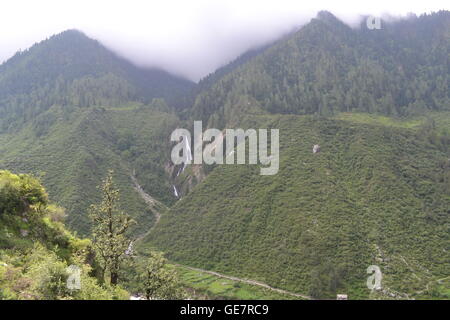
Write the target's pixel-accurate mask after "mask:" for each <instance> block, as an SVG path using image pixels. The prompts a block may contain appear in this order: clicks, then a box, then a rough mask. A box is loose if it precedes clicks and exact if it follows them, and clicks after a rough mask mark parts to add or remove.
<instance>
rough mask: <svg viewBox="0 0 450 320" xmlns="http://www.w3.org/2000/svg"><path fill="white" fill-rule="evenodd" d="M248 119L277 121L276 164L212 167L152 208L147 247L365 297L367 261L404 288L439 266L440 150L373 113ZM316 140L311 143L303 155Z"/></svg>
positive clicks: (192, 261)
mask: <svg viewBox="0 0 450 320" xmlns="http://www.w3.org/2000/svg"><path fill="white" fill-rule="evenodd" d="M258 119H263V120H261V121H259V120H258ZM251 122H253V123H252V124H251V126H252V127H258V126H255V124H257V123H258V122H259V123H260V126H259V127H267V123H269V122H271V126H272V127H274V128H279V129H280V134H281V150H280V154H281V157H280V161H281V166H280V172H279V173H278V174H277V175H275V176H265V177H264V176H260V175H259V170H258V168H257V167H255V166H219V167H217V168H216V169H214V170H213V172H212V173H211V174H210V175H209V176H208V177H207V178H206V180H205V181H204V182H203V183H201V184H199V185H198V186H197V187H196V188H195V189H194V190H193V192H192V193H191V194H189V195H188V196H186V197H185V198H183V199H182V200H181V201H179V202H178V203H177V204H176V205H175V206H174V207H173V208H172V209H171V211H170V212H169V213H168V214H167V215H165V216H163V217H162V219H161V222H160V224H159V225H158V227H157V228H156V229H155V232H154V233H152V234H150V235H149V236H148V237H147V238H146V239H145V240H146V242H147V244H146V245H147V246H156V247H158V248H159V249H161V250H164V251H165V252H167V254H168V257H169V258H171V259H172V260H174V261H176V262H180V263H183V264H188V265H191V266H196V267H201V268H206V269H211V270H216V271H219V272H224V273H228V274H233V275H236V276H243V277H248V278H252V279H256V280H261V281H264V282H266V283H268V284H270V285H274V286H278V287H281V288H285V289H288V290H290V291H297V292H299V293H308V292H310V291H311V290H312V289H313V287H319V288H321V292H320V295H321V296H322V297H332V296H333V295H334V294H335V293H336V291H341V292H342V291H343V292H347V293H349V294H350V297H351V298H363V297H368V295H369V290H368V289H367V288H366V287H365V281H366V279H367V274H366V268H367V267H368V266H369V265H371V264H377V265H380V267H381V269H382V272H383V273H384V286H385V287H388V288H390V289H391V290H396V291H399V292H405V293H408V294H412V293H414V292H416V291H420V290H423V289H424V288H425V287H426V286H427V284H428V283H429V282H430V281H432V280H435V279H438V278H442V277H444V276H447V275H448V270H449V263H450V261H449V260H450V259H449V256H448V253H447V252H448V241H449V233H448V227H449V221H448V210H449V208H448V204H449V201H450V196H449V193H450V186H449V176H448V160H447V159H448V156H447V155H445V154H444V153H443V152H442V151H440V150H438V149H437V148H436V147H435V146H433V145H431V144H430V143H428V141H426V140H425V139H422V138H421V137H419V136H417V135H416V134H415V133H414V131H413V130H412V129H405V128H398V126H397V127H393V126H389V127H386V126H381V125H379V123H378V122H373V121H369V122H372V123H375V125H373V124H367V121H365V122H364V121H359V122H360V123H355V122H352V121H342V120H314V119H313V118H310V117H296V116H261V117H256V116H254V117H253V118H251ZM361 122H363V123H361ZM400 127H401V126H400ZM316 143H318V144H320V145H321V147H322V151H321V152H320V153H319V154H315V155H314V154H312V152H311V151H312V150H311V149H312V145H313V144H316ZM446 250H447V251H446Z"/></svg>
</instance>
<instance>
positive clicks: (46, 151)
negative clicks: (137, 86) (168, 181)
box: [0, 105, 176, 234]
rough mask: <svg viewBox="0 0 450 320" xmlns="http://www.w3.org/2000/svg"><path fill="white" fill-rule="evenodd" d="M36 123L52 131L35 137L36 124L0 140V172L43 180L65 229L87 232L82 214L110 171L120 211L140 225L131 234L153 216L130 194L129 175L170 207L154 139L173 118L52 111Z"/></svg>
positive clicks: (135, 109)
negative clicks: (61, 210) (63, 212)
mask: <svg viewBox="0 0 450 320" xmlns="http://www.w3.org/2000/svg"><path fill="white" fill-rule="evenodd" d="M38 120H39V121H44V122H45V121H48V122H49V123H50V125H46V126H45V127H48V128H49V129H48V130H46V131H45V132H39V130H38V129H37V128H38V125H37V124H36V123H39V121H35V122H33V123H31V124H29V125H28V126H26V127H25V128H24V129H22V130H21V131H20V132H19V133H17V134H14V135H7V134H3V135H0V142H1V143H0V167H1V168H6V169H10V170H13V171H15V172H23V173H35V174H44V175H43V178H42V180H43V182H44V184H45V185H46V186H47V188H48V190H49V194H50V198H51V199H52V200H55V201H58V203H60V204H61V205H63V206H64V207H66V208H67V211H68V213H69V217H68V220H67V223H68V225H69V226H70V227H71V229H73V230H76V231H78V232H80V233H82V234H86V233H87V232H88V231H89V220H88V218H87V215H86V210H87V208H88V206H89V205H90V204H91V203H93V202H95V201H97V200H98V199H99V196H100V194H99V191H98V190H97V189H96V186H97V185H99V184H100V182H101V179H102V178H103V177H104V176H105V175H106V172H107V170H108V169H114V170H115V172H116V176H115V178H116V180H117V181H116V182H117V184H118V186H119V187H120V189H121V202H122V208H124V209H126V210H127V211H128V212H129V213H130V214H131V215H132V216H133V217H134V218H135V219H136V220H137V221H138V222H139V223H138V224H137V226H136V228H137V230H135V231H136V232H143V231H146V230H147V229H148V228H149V227H150V225H151V223H152V221H153V215H152V214H151V212H150V211H149V210H148V208H147V206H146V205H145V203H144V202H143V201H142V200H141V199H140V197H139V196H138V195H137V193H136V192H135V191H134V189H133V188H132V183H131V180H130V177H129V175H130V172H131V170H132V167H133V168H136V170H137V172H138V178H139V179H142V184H143V185H149V184H150V183H149V181H153V182H154V184H153V188H149V192H150V191H152V192H154V196H155V197H156V198H160V199H161V200H166V201H170V198H168V197H167V196H165V195H166V194H171V192H170V186H169V185H166V186H165V185H164V183H165V173H164V170H163V166H162V163H163V162H164V159H163V157H162V156H161V155H160V154H161V152H159V151H160V150H159V149H160V148H162V147H160V144H158V143H156V142H155V141H164V140H161V137H160V136H158V135H159V134H164V132H166V131H165V130H164V128H163V126H167V128H169V127H171V126H173V124H174V123H175V121H176V118H175V116H172V115H170V114H168V113H164V112H160V111H157V110H153V109H152V108H151V107H143V106H138V105H130V106H125V107H124V110H121V108H112V109H108V108H86V109H77V111H76V112H72V113H66V112H64V110H62V109H61V108H59V107H53V108H52V109H50V110H49V111H48V112H46V113H45V114H43V115H41V116H40V118H39V119H38ZM124 136H125V137H126V138H128V140H130V141H128V140H127V141H126V144H125V146H124V147H122V148H121V149H119V148H118V147H117V144H118V143H117V141H119V140H121V139H122V140H123V137H124ZM129 137H131V138H129ZM125 140H126V139H125ZM158 148H159V149H158ZM131 159H135V160H134V161H131ZM137 160H139V163H135V162H136V161H137ZM157 186H158V187H159V188H158V187H157ZM164 188H165V189H167V191H166V190H165V189H164Z"/></svg>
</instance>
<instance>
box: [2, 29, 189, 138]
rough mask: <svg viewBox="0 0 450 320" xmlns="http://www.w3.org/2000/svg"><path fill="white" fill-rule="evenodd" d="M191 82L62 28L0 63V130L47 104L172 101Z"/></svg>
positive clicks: (179, 97)
mask: <svg viewBox="0 0 450 320" xmlns="http://www.w3.org/2000/svg"><path fill="white" fill-rule="evenodd" d="M192 85H193V83H191V82H189V81H187V80H184V79H179V78H177V77H174V76H171V75H169V74H168V73H166V72H164V71H161V70H156V69H154V70H151V69H150V70H147V69H142V68H138V67H136V66H134V65H133V64H131V63H130V62H128V61H127V60H125V59H122V58H120V57H118V56H117V55H116V54H115V53H113V52H111V51H109V50H108V49H106V48H105V47H103V46H102V45H101V44H100V43H99V42H98V41H95V40H92V39H90V38H88V37H87V36H86V35H84V34H83V33H81V32H80V31H77V30H68V31H65V32H63V33H61V34H58V35H55V36H52V37H51V38H50V39H47V40H44V41H42V42H40V43H38V44H35V45H34V46H33V47H31V48H30V49H28V50H26V51H24V52H18V53H17V54H16V55H15V56H13V57H12V58H11V59H9V60H8V61H7V62H5V63H4V64H2V65H1V66H0V119H1V120H2V121H1V122H0V130H2V131H5V130H8V129H9V130H13V129H14V128H17V126H18V125H20V124H22V123H25V122H27V121H28V120H33V119H34V118H35V117H36V116H38V115H39V114H40V113H42V112H43V111H45V110H47V109H49V108H50V107H51V106H52V105H60V106H65V107H66V108H67V109H68V111H72V110H73V108H74V107H90V106H102V105H103V106H105V105H109V106H119V105H121V104H126V103H127V102H130V101H139V102H143V103H149V102H151V101H152V99H153V98H164V99H165V100H166V101H167V102H168V103H170V104H174V105H176V104H177V103H180V101H181V100H182V99H183V98H182V97H183V96H184V95H185V94H186V93H187V92H189V91H190V88H191V87H192Z"/></svg>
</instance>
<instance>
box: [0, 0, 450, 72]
mask: <svg viewBox="0 0 450 320" xmlns="http://www.w3.org/2000/svg"><path fill="white" fill-rule="evenodd" d="M449 7H450V4H449V3H448V1H446V0H445V1H442V0H429V1H408V2H406V3H405V2H404V3H399V2H394V1H387V0H379V1H370V2H367V1H355V0H349V1H339V3H337V1H327V0H316V1H314V3H311V2H306V1H299V0H296V1H293V0H274V1H261V0H259V1H256V0H247V1H242V0H217V1H211V0H191V1H189V0H188V1H183V0H163V1H160V0H154V1H141V0H127V1H124V0H118V1H113V0H109V1H106V0H97V1H88V0H77V1H73V0H68V1H57V0H41V1H25V0H5V1H3V2H2V11H3V15H2V19H1V20H0V43H1V46H0V61H4V60H6V59H8V58H9V57H11V56H12V55H13V54H14V53H15V52H16V51H18V50H19V49H22V50H23V49H26V48H28V47H30V46H31V45H32V44H33V43H35V42H38V41H40V40H42V39H45V38H47V37H49V36H51V35H52V34H55V33H59V32H61V31H63V30H66V29H78V30H81V31H83V32H84V33H86V34H87V35H88V36H90V37H92V38H94V39H97V40H99V41H100V42H102V43H103V44H104V45H105V46H107V47H108V48H110V49H112V50H114V51H115V52H117V53H118V54H120V55H122V56H124V57H125V58H128V59H130V60H131V61H133V62H134V63H136V64H138V65H141V66H148V67H159V68H162V69H165V70H167V71H169V72H171V73H173V74H177V75H181V76H184V77H186V78H189V79H191V80H194V81H197V80H199V79H200V78H201V77H203V76H205V75H207V74H208V73H211V72H213V71H214V70H215V69H217V68H218V67H220V66H222V65H224V64H226V63H227V62H229V61H231V60H232V59H234V58H235V57H237V56H238V55H240V54H242V53H243V52H245V51H247V50H248V49H251V48H254V47H258V46H261V45H264V44H266V43H268V42H271V41H274V40H276V39H277V38H279V37H280V36H281V35H283V34H285V33H287V32H289V31H291V30H293V29H295V28H298V27H300V26H301V25H303V24H305V23H307V22H309V20H310V19H311V18H313V17H314V16H315V15H316V14H317V12H318V11H320V10H328V11H331V12H332V13H333V14H335V15H336V16H337V17H338V18H340V19H342V20H343V21H345V22H347V23H349V24H354V23H356V22H357V21H358V19H359V17H360V16H361V15H364V14H372V15H381V14H385V13H389V14H392V15H406V14H407V13H410V12H412V13H416V14H421V13H424V12H431V11H438V10H442V9H449Z"/></svg>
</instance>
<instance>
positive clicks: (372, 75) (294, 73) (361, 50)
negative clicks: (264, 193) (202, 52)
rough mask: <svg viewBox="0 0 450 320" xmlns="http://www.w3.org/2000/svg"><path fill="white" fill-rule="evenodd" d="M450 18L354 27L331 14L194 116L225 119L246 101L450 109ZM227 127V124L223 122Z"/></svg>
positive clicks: (305, 108) (274, 49)
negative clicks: (241, 100) (244, 98)
mask: <svg viewBox="0 0 450 320" xmlns="http://www.w3.org/2000/svg"><path fill="white" fill-rule="evenodd" d="M449 49H450V13H449V12H446V11H442V12H439V13H435V14H432V15H423V16H420V17H411V18H409V19H406V20H398V21H392V22H383V23H382V29H380V30H377V29H375V30H369V29H367V27H366V26H365V20H364V22H363V24H362V26H361V28H359V29H352V28H350V27H349V26H347V25H345V24H344V23H342V22H341V21H339V20H338V19H336V18H335V17H334V16H333V15H332V14H330V13H328V12H321V13H320V14H319V15H318V17H317V18H316V19H313V20H312V21H311V22H310V23H309V24H307V25H306V26H304V27H303V28H301V29H300V30H299V31H298V32H296V33H295V34H293V35H292V36H290V37H286V38H285V39H282V40H281V41H279V42H278V43H276V44H275V45H273V46H271V47H269V48H267V49H266V50H265V51H264V52H263V53H262V54H259V55H258V56H256V57H255V58H254V59H252V60H250V61H249V62H248V63H246V64H244V65H243V66H241V67H239V68H237V69H236V70H235V71H233V72H231V73H229V74H227V75H225V76H224V77H223V78H222V79H220V80H219V81H217V83H216V84H215V85H213V86H212V87H211V88H208V89H207V90H205V91H204V92H202V93H200V94H199V95H198V96H197V99H196V102H195V105H194V107H193V111H192V113H193V118H195V119H203V120H207V119H208V118H209V116H210V115H211V114H213V113H215V112H218V113H219V114H220V115H218V116H215V118H219V119H220V120H221V121H224V120H225V118H226V117H227V115H226V111H224V110H225V109H226V108H227V107H228V108H230V107H231V106H232V105H234V104H235V103H236V101H237V100H238V99H239V96H242V95H248V96H250V97H252V98H253V99H255V101H256V102H257V103H258V104H259V105H260V107H261V108H262V109H263V110H266V111H268V112H271V113H290V114H313V113H318V114H320V115H333V114H335V113H337V112H342V111H345V112H348V111H363V112H371V113H382V114H385V115H392V116H406V115H414V114H420V113H423V112H426V111H428V110H449V108H450V98H449V90H448V88H449V82H450V79H449V74H450V72H449V71H450V69H449V68H450V64H449V62H450V60H449V59H450V57H449ZM215 125H216V126H221V125H222V126H223V125H224V123H216V124H215Z"/></svg>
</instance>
